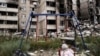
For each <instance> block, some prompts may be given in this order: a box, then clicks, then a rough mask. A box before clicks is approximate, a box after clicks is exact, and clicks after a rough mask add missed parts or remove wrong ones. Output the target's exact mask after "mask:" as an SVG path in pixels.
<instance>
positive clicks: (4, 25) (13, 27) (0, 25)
mask: <svg viewBox="0 0 100 56" xmlns="http://www.w3.org/2000/svg"><path fill="white" fill-rule="evenodd" d="M0 28H9V29H17V28H18V27H17V25H16V24H0Z"/></svg>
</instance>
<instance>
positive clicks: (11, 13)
mask: <svg viewBox="0 0 100 56" xmlns="http://www.w3.org/2000/svg"><path fill="white" fill-rule="evenodd" d="M16 15H17V13H14V12H8V16H16Z"/></svg>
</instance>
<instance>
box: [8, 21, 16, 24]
mask: <svg viewBox="0 0 100 56" xmlns="http://www.w3.org/2000/svg"><path fill="white" fill-rule="evenodd" d="M7 24H17V21H7Z"/></svg>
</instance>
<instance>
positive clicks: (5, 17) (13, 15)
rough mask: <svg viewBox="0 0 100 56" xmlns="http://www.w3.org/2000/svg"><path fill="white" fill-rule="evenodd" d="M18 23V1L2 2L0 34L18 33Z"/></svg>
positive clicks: (4, 0) (1, 0) (6, 0)
mask: <svg viewBox="0 0 100 56" xmlns="http://www.w3.org/2000/svg"><path fill="white" fill-rule="evenodd" d="M17 22H18V1H17V0H0V34H1V35H9V33H13V32H16V31H17V29H18V27H17Z"/></svg>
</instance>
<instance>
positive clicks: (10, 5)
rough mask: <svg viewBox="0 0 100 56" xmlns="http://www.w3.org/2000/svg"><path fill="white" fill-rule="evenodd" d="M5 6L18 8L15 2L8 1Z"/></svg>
mask: <svg viewBox="0 0 100 56" xmlns="http://www.w3.org/2000/svg"><path fill="white" fill-rule="evenodd" d="M7 7H9V8H18V5H17V4H12V3H8V4H7Z"/></svg>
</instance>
